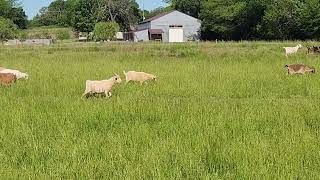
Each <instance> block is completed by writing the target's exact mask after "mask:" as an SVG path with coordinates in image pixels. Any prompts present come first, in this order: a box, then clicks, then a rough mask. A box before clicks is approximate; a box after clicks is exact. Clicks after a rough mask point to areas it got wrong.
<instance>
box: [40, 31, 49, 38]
mask: <svg viewBox="0 0 320 180" xmlns="http://www.w3.org/2000/svg"><path fill="white" fill-rule="evenodd" d="M40 36H41V38H42V39H51V35H50V33H49V31H48V30H47V29H43V30H42V31H41V35H40Z"/></svg>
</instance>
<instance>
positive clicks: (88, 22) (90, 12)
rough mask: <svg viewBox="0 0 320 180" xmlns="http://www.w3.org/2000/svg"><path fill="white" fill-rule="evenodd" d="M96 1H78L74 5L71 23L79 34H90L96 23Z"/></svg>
mask: <svg viewBox="0 0 320 180" xmlns="http://www.w3.org/2000/svg"><path fill="white" fill-rule="evenodd" d="M96 1H97V0H92V1H87V0H79V1H77V3H76V5H75V14H74V17H73V19H72V20H73V21H72V27H73V28H74V29H75V30H77V31H80V32H87V33H89V32H92V31H93V29H94V26H95V24H96V23H97V22H96V21H97V17H96V13H97V12H98V11H97V8H98V6H97V5H98V4H97V3H96Z"/></svg>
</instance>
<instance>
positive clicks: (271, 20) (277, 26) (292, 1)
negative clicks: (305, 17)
mask: <svg viewBox="0 0 320 180" xmlns="http://www.w3.org/2000/svg"><path fill="white" fill-rule="evenodd" d="M298 4H299V0H274V2H273V3H272V4H271V5H269V6H268V8H267V10H266V12H265V15H264V17H263V19H262V22H261V24H260V25H259V26H258V27H257V30H258V32H259V33H260V34H261V35H262V36H263V38H265V39H294V38H297V37H299V33H300V32H299V14H300V13H299V6H298Z"/></svg>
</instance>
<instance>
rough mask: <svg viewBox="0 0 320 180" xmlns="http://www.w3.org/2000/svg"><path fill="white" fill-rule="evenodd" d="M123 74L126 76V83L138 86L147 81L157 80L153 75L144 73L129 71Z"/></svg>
mask: <svg viewBox="0 0 320 180" xmlns="http://www.w3.org/2000/svg"><path fill="white" fill-rule="evenodd" d="M123 74H124V75H125V76H126V82H127V83H128V82H130V81H135V82H140V84H143V83H144V82H146V81H149V80H154V81H156V80H157V77H156V76H155V75H153V74H148V73H145V72H136V71H129V72H125V71H123Z"/></svg>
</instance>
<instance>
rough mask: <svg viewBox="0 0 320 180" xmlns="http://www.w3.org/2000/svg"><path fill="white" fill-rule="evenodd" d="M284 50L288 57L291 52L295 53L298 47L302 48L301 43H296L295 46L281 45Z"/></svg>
mask: <svg viewBox="0 0 320 180" xmlns="http://www.w3.org/2000/svg"><path fill="white" fill-rule="evenodd" d="M283 48H284V49H285V51H286V57H288V56H289V55H291V54H295V53H297V52H298V50H299V49H300V48H302V45H301V44H298V45H297V46H296V47H283Z"/></svg>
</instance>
